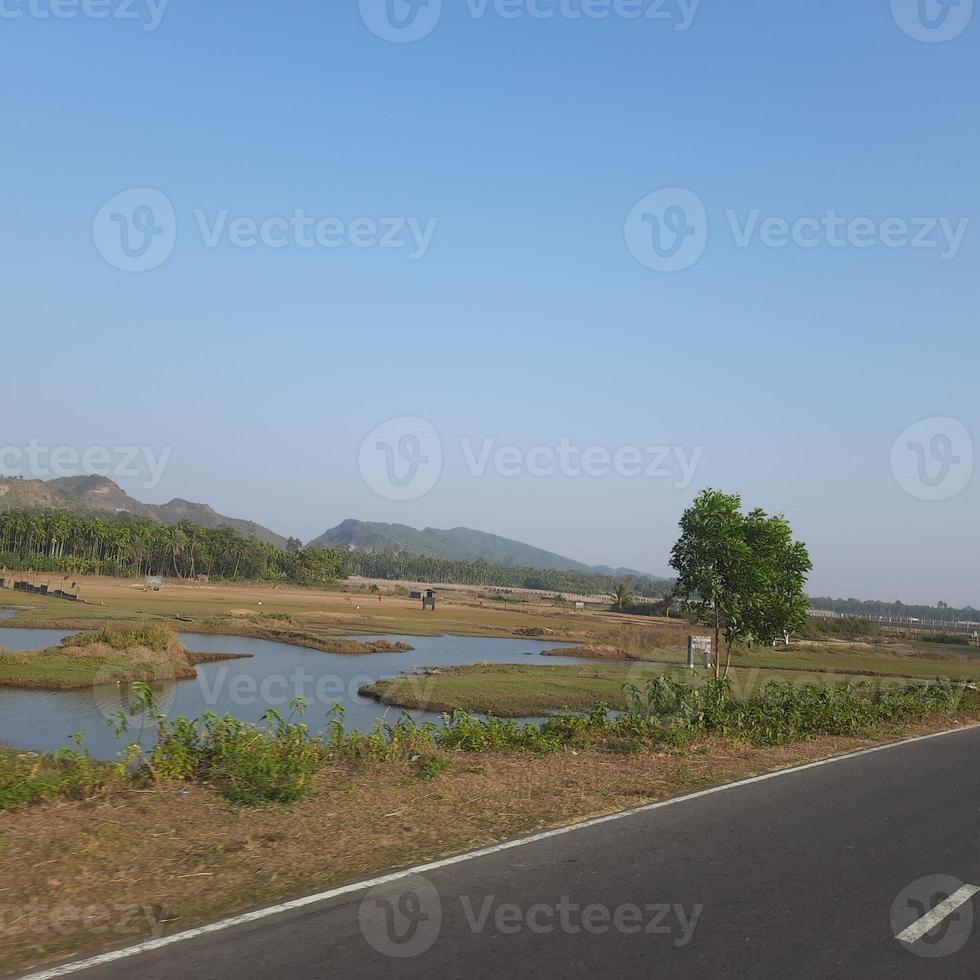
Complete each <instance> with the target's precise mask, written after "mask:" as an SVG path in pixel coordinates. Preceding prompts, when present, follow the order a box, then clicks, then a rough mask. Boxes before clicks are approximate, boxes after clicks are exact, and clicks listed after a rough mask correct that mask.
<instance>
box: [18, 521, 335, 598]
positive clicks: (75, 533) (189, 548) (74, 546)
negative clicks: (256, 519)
mask: <svg viewBox="0 0 980 980" xmlns="http://www.w3.org/2000/svg"><path fill="white" fill-rule="evenodd" d="M0 553H2V556H3V561H4V563H5V564H10V565H14V564H21V565H23V566H24V567H27V568H31V569H34V570H37V571H66V572H78V573H89V574H111V575H135V576H138V577H141V576H143V575H166V576H173V577H176V578H195V577H197V576H200V575H207V576H209V577H214V578H218V579H247V580H263V579H269V580H279V579H288V580H293V581H309V582H325V581H332V580H335V579H337V578H339V577H342V576H343V572H344V567H343V561H342V556H340V555H338V554H336V553H334V552H325V551H315V552H314V551H306V550H304V549H302V548H300V549H296V550H292V551H290V552H286V551H282V550H280V549H279V548H276V547H275V546H273V545H271V544H266V543H264V542H262V541H259V540H258V539H257V538H253V537H251V536H249V535H244V534H239V533H238V532H236V531H233V530H232V529H231V528H225V527H221V528H204V527H201V526H199V525H197V524H192V523H190V522H189V521H181V522H180V523H179V524H174V525H166V524H158V523H155V522H153V521H148V520H145V519H142V518H134V517H130V516H128V515H119V516H118V517H113V516H106V517H103V516H100V515H77V514H71V513H67V512H63V511H32V510H14V511H7V512H5V513H0Z"/></svg>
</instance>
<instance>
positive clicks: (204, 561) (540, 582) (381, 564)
mask: <svg viewBox="0 0 980 980" xmlns="http://www.w3.org/2000/svg"><path fill="white" fill-rule="evenodd" d="M0 565H4V566H6V567H8V568H13V569H18V570H28V571H36V572H52V573H54V572H64V573H68V574H76V575H117V576H136V577H142V576H144V575H163V576H170V577H174V578H191V579H192V578H195V577H197V576H200V575H207V576H208V577H209V578H212V579H216V580H227V581H273V582H276V581H285V582H295V583H297V584H304V585H317V584H325V583H328V582H335V581H338V580H341V579H345V578H348V577H349V576H351V575H361V576H364V577H365V578H380V579H409V580H413V581H420V582H446V583H450V584H457V585H477V586H485V587H493V586H502V587H511V588H525V589H544V590H548V591H554V592H571V593H584V594H590V595H591V594H611V593H613V592H614V591H615V589H616V585H617V584H618V583H619V581H621V580H619V579H615V578H613V577H611V576H607V575H601V574H599V573H591V572H578V571H558V570H553V569H537V568H520V567H512V566H509V565H492V564H490V563H488V562H483V561H472V562H471V561H456V560H452V559H443V558H431V557H428V556H425V555H404V554H401V555H374V554H367V553H364V552H356V551H355V552H349V551H334V550H331V549H329V548H301V547H298V543H297V546H296V547H292V548H290V549H288V550H282V549H280V548H277V547H275V546H274V545H271V544H266V543H264V542H262V541H259V540H258V539H257V538H254V537H251V536H250V535H245V534H239V533H238V532H237V531H233V530H231V529H230V528H216V529H209V528H204V527H200V526H199V525H197V524H191V523H189V522H187V521H182V522H180V523H179V524H173V525H169V524H160V523H157V522H155V521H149V520H146V519H144V518H137V517H132V516H131V515H127V514H117V515H110V514H107V515H106V516H105V517H102V516H91V515H75V514H71V513H68V512H66V511H51V510H12V511H7V512H4V513H0ZM627 581H628V582H629V585H630V587H631V588H632V590H633V591H634V592H635V593H636V594H637V595H641V596H649V597H660V596H663V595H665V594H666V592H667V590H668V589H669V588H670V583H669V582H667V581H664V580H653V579H647V578H639V577H636V578H630V579H628V580H627Z"/></svg>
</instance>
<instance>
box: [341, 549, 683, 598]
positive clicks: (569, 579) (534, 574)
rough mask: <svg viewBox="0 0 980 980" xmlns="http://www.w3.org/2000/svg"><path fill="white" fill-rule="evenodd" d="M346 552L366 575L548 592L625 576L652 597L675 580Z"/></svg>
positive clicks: (594, 588) (598, 589)
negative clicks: (615, 576)
mask: <svg viewBox="0 0 980 980" xmlns="http://www.w3.org/2000/svg"><path fill="white" fill-rule="evenodd" d="M344 558H345V559H346V560H347V562H348V567H349V568H350V573H349V574H351V575H361V576H363V577H364V578H384V579H408V580H411V581H416V582H447V583H450V584H453V585H479V586H485V587H491V588H492V587H494V586H501V587H509V588H520V589H542V590H544V591H547V592H562V593H564V592H570V593H573V594H580V595H612V594H613V593H615V591H616V586H617V585H618V584H620V583H621V582H623V581H626V582H627V583H628V584H629V586H630V588H631V590H632V591H633V592H634V593H635V594H636V595H639V596H647V597H649V598H661V597H663V596H665V595H666V594H667V593H668V591H669V590H670V586H671V583H670V582H669V581H667V580H665V579H649V578H645V577H640V576H631V577H629V578H626V579H625V580H624V579H622V578H614V577H613V576H611V575H602V574H601V573H599V572H579V571H566V570H559V569H552V568H528V567H526V566H515V565H492V564H490V563H489V562H486V561H460V560H458V559H453V558H433V557H431V556H429V555H406V554H399V555H375V554H368V553H367V552H357V551H352V552H348V553H345V554H344Z"/></svg>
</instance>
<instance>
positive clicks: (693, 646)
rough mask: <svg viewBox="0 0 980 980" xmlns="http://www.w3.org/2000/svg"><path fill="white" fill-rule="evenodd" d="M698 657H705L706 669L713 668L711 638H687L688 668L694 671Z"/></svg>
mask: <svg viewBox="0 0 980 980" xmlns="http://www.w3.org/2000/svg"><path fill="white" fill-rule="evenodd" d="M698 657H704V665H705V667H710V666H711V637H710V636H689V637H688V638H687V666H688V667H690V668H692V669H693V668H694V666H695V662H696V660H697V658H698Z"/></svg>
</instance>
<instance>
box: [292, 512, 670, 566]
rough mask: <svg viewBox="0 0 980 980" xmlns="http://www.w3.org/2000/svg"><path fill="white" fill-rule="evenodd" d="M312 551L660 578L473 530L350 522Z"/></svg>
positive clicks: (320, 540)
mask: <svg viewBox="0 0 980 980" xmlns="http://www.w3.org/2000/svg"><path fill="white" fill-rule="evenodd" d="M309 547H311V548H339V549H347V550H353V551H363V552H367V553H369V554H379V555H397V554H406V555H428V556H430V557H433V558H446V559H450V560H452V561H486V562H489V563H491V564H493V565H512V566H519V567H523V568H542V569H555V570H558V571H574V572H596V571H599V572H600V573H601V574H607V575H608V574H610V573H613V574H617V575H621V576H623V577H625V576H644V577H647V578H656V576H652V575H646V573H644V572H637V571H633V570H631V569H616V570H613V569H609V568H605V567H603V568H602V569H596V568H592V567H591V566H589V565H585V564H583V563H582V562H579V561H574V560H573V559H571V558H565V557H564V556H563V555H557V554H555V553H554V552H552V551H545V550H544V549H543V548H535V547H533V546H532V545H529V544H524V543H523V542H521V541H514V540H512V539H511V538H504V537H500V536H499V535H497V534H488V533H487V532H485V531H474V530H473V529H472V528H468V527H456V528H452V529H450V530H441V529H439V528H434V527H427V528H425V529H424V530H422V531H419V530H418V529H416V528H414V527H408V526H407V525H405V524H377V523H372V522H370V521H355V520H346V521H344V522H343V523H341V524H338V525H337V526H336V527H334V528H331V529H330V530H329V531H326V532H324V533H323V534H321V535H320V537H318V538H317V539H316V540H314V541H311V542H310V544H309Z"/></svg>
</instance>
